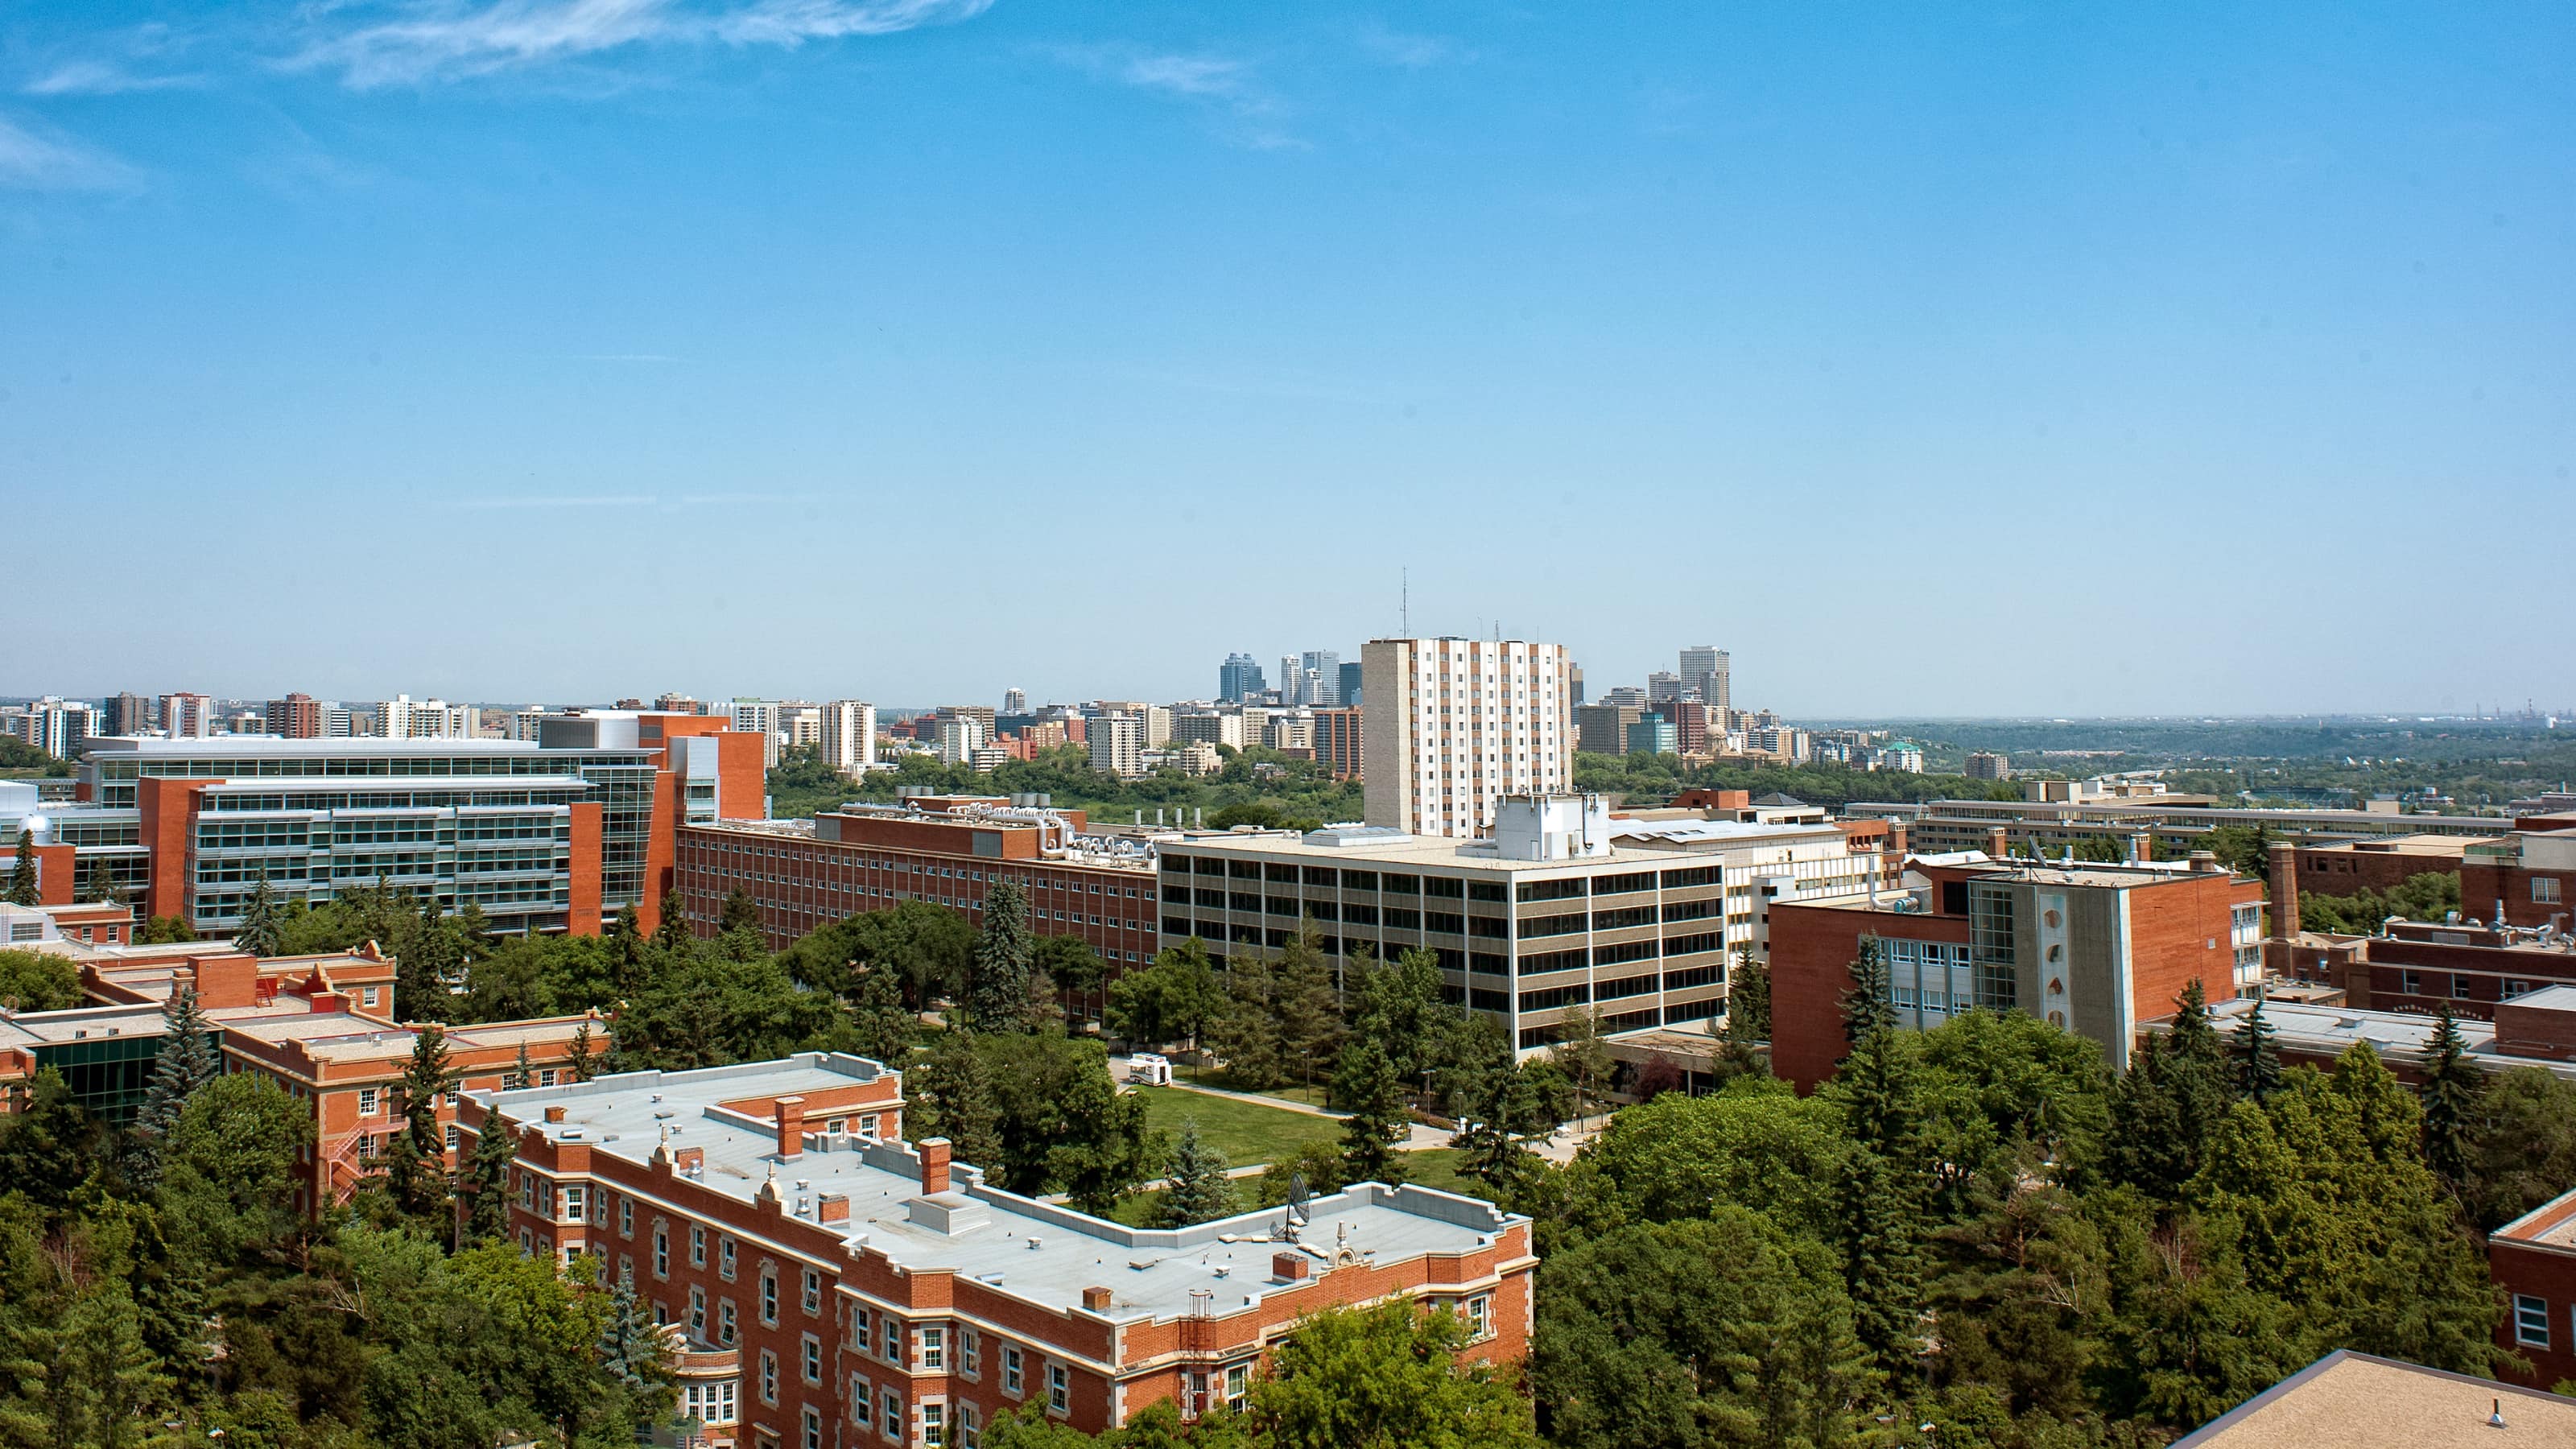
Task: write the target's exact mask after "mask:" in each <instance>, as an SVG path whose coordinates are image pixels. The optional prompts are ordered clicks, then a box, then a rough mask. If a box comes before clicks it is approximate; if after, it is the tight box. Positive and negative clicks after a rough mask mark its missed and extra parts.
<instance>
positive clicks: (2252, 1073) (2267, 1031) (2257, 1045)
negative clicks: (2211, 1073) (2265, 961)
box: [2230, 996, 2281, 1102]
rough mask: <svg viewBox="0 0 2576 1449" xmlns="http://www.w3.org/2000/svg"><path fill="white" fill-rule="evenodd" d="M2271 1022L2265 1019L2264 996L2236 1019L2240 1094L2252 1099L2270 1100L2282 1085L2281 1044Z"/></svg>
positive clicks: (2237, 1085) (2236, 1049)
mask: <svg viewBox="0 0 2576 1449" xmlns="http://www.w3.org/2000/svg"><path fill="white" fill-rule="evenodd" d="M2276 1036H2277V1034H2276V1033H2275V1032H2274V1031H2273V1030H2272V1023H2270V1022H2268V1021H2265V1020H2264V1019H2263V999H2262V998H2261V997H2259V996H2258V997H2256V998H2255V999H2254V1009H2253V1010H2251V1011H2249V1012H2247V1013H2245V1015H2244V1017H2243V1018H2242V1019H2241V1020H2239V1021H2238V1022H2237V1023H2236V1039H2235V1042H2234V1043H2233V1046H2234V1050H2233V1051H2232V1052H2231V1053H2230V1055H2232V1056H2233V1057H2234V1058H2235V1059H2236V1061H2235V1066H2236V1091H2237V1095H2239V1096H2241V1097H2243V1098H2245V1099H2246V1100H2247V1101H2251V1102H2266V1101H2270V1100H2271V1097H2272V1094H2273V1093H2274V1092H2276V1091H2279V1090H2280V1087H2281V1048H2280V1045H2279V1043H2278V1041H2277V1040H2276Z"/></svg>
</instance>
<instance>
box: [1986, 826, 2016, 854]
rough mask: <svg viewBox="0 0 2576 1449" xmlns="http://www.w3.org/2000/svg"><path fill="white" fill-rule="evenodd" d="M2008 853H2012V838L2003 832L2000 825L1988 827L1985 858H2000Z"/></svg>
mask: <svg viewBox="0 0 2576 1449" xmlns="http://www.w3.org/2000/svg"><path fill="white" fill-rule="evenodd" d="M2010 854H2012V840H2011V838H2010V837H2009V836H2007V835H2005V834H2004V828H2003V827H2002V826H2000V825H1997V826H1993V827H1991V828H1989V829H1988V830H1987V831H1986V858H1987V859H1989V860H2001V859H2003V858H2004V857H2005V856H2007V855H2010Z"/></svg>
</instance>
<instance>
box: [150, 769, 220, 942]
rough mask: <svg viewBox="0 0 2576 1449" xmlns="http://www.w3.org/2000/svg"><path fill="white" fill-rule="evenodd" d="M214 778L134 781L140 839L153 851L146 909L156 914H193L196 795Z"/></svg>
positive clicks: (210, 783)
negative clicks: (191, 862)
mask: <svg viewBox="0 0 2576 1449" xmlns="http://www.w3.org/2000/svg"><path fill="white" fill-rule="evenodd" d="M215 783H217V782H216V781H214V780H166V779H158V778H154V777H150V776H146V777H145V778H143V779H140V780H137V781H135V782H134V803H135V804H136V805H137V806H138V807H140V808H141V810H142V812H143V823H142V830H141V835H140V839H141V840H142V842H143V844H144V845H145V846H146V847H148V848H149V849H150V850H151V852H152V866H151V874H150V875H148V876H147V877H145V884H144V894H143V910H144V912H145V913H146V914H148V915H154V916H180V917H185V916H187V915H188V914H189V891H188V878H189V877H188V867H189V856H190V854H191V852H190V851H189V849H188V844H189V841H190V840H191V839H192V838H193V837H194V835H195V830H194V828H193V827H194V826H195V824H196V816H197V801H196V795H197V792H198V791H200V790H203V789H205V788H206V787H207V786H208V785H212V784H215Z"/></svg>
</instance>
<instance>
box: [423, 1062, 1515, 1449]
mask: <svg viewBox="0 0 2576 1449" xmlns="http://www.w3.org/2000/svg"><path fill="white" fill-rule="evenodd" d="M903 1106H904V1098H903V1082H902V1078H901V1077H900V1076H899V1075H898V1074H896V1073H893V1072H890V1071H887V1070H886V1069H884V1068H883V1067H880V1066H879V1065H877V1064H876V1063H874V1062H868V1061H864V1060H861V1059H859V1058H856V1057H848V1056H826V1055H823V1054H821V1053H805V1054H802V1055H799V1056H796V1057H791V1058H787V1059H785V1060H781V1061H774V1062H757V1063H744V1064H741V1065H738V1066H732V1067H718V1068H711V1069H708V1070H704V1071H695V1072H670V1073H654V1072H638V1073H631V1074H627V1075H623V1076H617V1077H606V1078H601V1079H599V1080H597V1081H593V1082H588V1083H582V1084H576V1085H561V1086H556V1087H553V1088H539V1089H534V1090H529V1091H519V1092H473V1093H469V1094H468V1095H467V1097H466V1099H465V1107H464V1113H465V1126H466V1130H467V1133H468V1135H473V1134H476V1133H480V1132H482V1131H485V1130H508V1131H515V1132H517V1133H518V1134H519V1149H518V1158H517V1164H516V1166H515V1167H514V1169H513V1171H512V1177H511V1184H510V1191H511V1193H512V1194H513V1202H512V1206H511V1231H512V1233H513V1234H514V1235H515V1236H516V1237H517V1238H518V1240H519V1242H520V1243H521V1244H522V1245H523V1246H524V1247H525V1248H526V1249H527V1250H528V1251H530V1252H542V1253H546V1254H548V1255H549V1256H554V1257H557V1258H559V1259H565V1260H568V1259H569V1258H570V1257H572V1256H573V1255H575V1254H577V1253H581V1252H588V1253H592V1254H595V1255H596V1256H597V1257H598V1258H599V1260H600V1261H601V1262H602V1263H603V1264H605V1265H606V1266H607V1269H608V1271H609V1272H611V1273H613V1274H615V1275H616V1277H617V1279H618V1280H619V1281H622V1282H627V1283H631V1284H632V1285H634V1288H635V1291H636V1293H637V1294H638V1296H639V1297H641V1298H643V1299H644V1300H645V1301H646V1302H647V1303H649V1304H650V1305H651V1306H652V1310H653V1313H654V1315H655V1317H656V1319H657V1320H658V1321H660V1322H663V1323H665V1324H668V1325H671V1326H672V1328H673V1330H674V1332H675V1337H677V1338H678V1339H679V1340H680V1342H681V1346H682V1348H683V1350H684V1352H683V1355H682V1357H681V1360H680V1365H679V1367H680V1373H681V1381H680V1391H681V1402H682V1407H683V1410H684V1411H687V1412H694V1413H695V1414H696V1416H697V1417H698V1418H700V1419H701V1420H702V1421H704V1422H705V1425H706V1432H707V1434H708V1438H707V1439H706V1440H703V1441H702V1442H706V1443H709V1444H711V1445H714V1446H727V1445H735V1446H744V1449H750V1446H798V1449H802V1446H807V1445H816V1446H822V1445H840V1446H847V1445H857V1444H863V1443H893V1444H904V1445H932V1444H938V1445H974V1444H977V1443H979V1442H980V1439H981V1435H982V1433H983V1431H984V1430H985V1429H986V1428H987V1427H988V1426H989V1425H990V1424H991V1423H992V1422H993V1421H994V1420H995V1419H996V1418H998V1417H999V1416H1001V1415H1004V1414H1007V1413H1012V1412H1015V1411H1017V1410H1018V1409H1020V1408H1022V1407H1023V1406H1035V1407H1037V1408H1038V1409H1039V1410H1040V1411H1041V1412H1043V1413H1045V1414H1046V1415H1047V1416H1049V1417H1050V1418H1053V1419H1055V1420H1057V1421H1059V1422H1062V1423H1064V1424H1067V1425H1069V1426H1070V1427H1072V1428H1075V1429H1079V1430H1083V1431H1086V1432H1095V1433H1096V1432H1098V1431H1100V1430H1103V1429H1106V1428H1110V1427H1112V1426H1115V1425H1118V1424H1122V1423H1124V1422H1126V1421H1127V1420H1128V1419H1129V1418H1130V1417H1131V1416H1133V1415H1134V1414H1135V1413H1136V1412H1137V1411H1138V1410H1140V1409H1142V1408H1144V1407H1145V1406H1146V1405H1148V1404H1152V1403H1155V1402H1158V1401H1163V1400H1170V1401H1173V1402H1175V1403H1177V1404H1178V1405H1179V1406H1180V1407H1181V1410H1182V1413H1183V1415H1184V1416H1185V1417H1192V1416H1195V1415H1196V1414H1198V1413H1200V1412H1203V1411H1205V1410H1207V1409H1208V1408H1210V1407H1213V1406H1215V1405H1218V1404H1221V1403H1224V1402H1227V1401H1229V1400H1239V1399H1240V1397H1241V1396H1242V1394H1243V1393H1244V1391H1245V1389H1246V1388H1247V1387H1248V1386H1249V1382H1250V1379H1251V1377H1252V1374H1253V1373H1254V1371H1255V1370H1256V1369H1257V1367H1258V1366H1259V1365H1260V1363H1261V1361H1262V1358H1263V1356H1264V1354H1265V1353H1266V1352H1267V1351H1268V1349H1269V1348H1270V1346H1271V1345H1272V1344H1273V1343H1275V1342H1276V1341H1277V1339H1278V1338H1279V1337H1280V1336H1282V1335H1283V1334H1285V1333H1287V1332H1288V1331H1289V1330H1290V1329H1292V1328H1293V1327H1294V1325H1295V1324H1296V1322H1297V1320H1298V1319H1299V1318H1301V1317H1303V1316H1304V1315H1306V1314H1309V1313H1312V1312H1314V1311H1316V1310H1318V1309H1321V1308H1325V1307H1328V1306H1338V1305H1345V1304H1354V1303H1372V1302H1377V1301H1381V1300H1384V1299H1387V1298H1395V1297H1402V1298H1410V1299H1414V1300H1416V1301H1420V1302H1425V1303H1429V1304H1434V1305H1438V1306H1441V1307H1444V1308H1448V1309H1450V1310H1451V1311H1453V1312H1455V1313H1457V1314H1458V1315H1459V1316H1460V1318H1462V1319H1463V1320H1464V1321H1465V1322H1466V1324H1467V1325H1468V1328H1469V1334H1470V1337H1471V1339H1472V1342H1471V1343H1470V1345H1469V1347H1468V1348H1467V1350H1466V1356H1467V1357H1468V1358H1470V1359H1472V1360H1478V1361H1484V1362H1490V1363H1497V1364H1503V1363H1511V1362H1516V1361H1518V1360H1519V1359H1520V1358H1521V1357H1522V1355H1523V1354H1524V1353H1525V1352H1526V1349H1527V1344H1528V1336H1529V1332H1530V1328H1531V1312H1532V1304H1531V1297H1530V1277H1531V1270H1532V1269H1533V1268H1534V1267H1535V1266H1536V1259H1535V1257H1533V1256H1532V1254H1531V1251H1530V1238H1529V1231H1530V1225H1529V1220H1528V1219H1526V1218H1520V1217H1513V1216H1509V1215H1506V1214H1503V1213H1501V1212H1499V1211H1497V1210H1496V1209H1495V1208H1493V1207H1492V1206H1491V1205H1490V1204H1487V1203H1482V1202H1477V1201H1474V1200H1471V1199H1468V1198H1462V1197H1457V1196H1453V1195H1451V1194H1447V1193H1440V1192H1432V1191H1428V1190H1425V1189H1423V1188H1418V1187H1404V1188H1387V1187H1384V1186H1382V1185H1379V1184H1375V1183H1361V1184H1357V1185H1355V1186H1353V1187H1351V1188H1349V1189H1346V1190H1345V1191H1343V1192H1340V1193H1336V1194H1332V1195H1330V1196H1326V1197H1320V1198H1317V1199H1315V1200H1314V1201H1313V1202H1312V1203H1310V1204H1309V1205H1308V1207H1307V1209H1306V1212H1305V1214H1304V1215H1303V1217H1302V1219H1298V1218H1293V1217H1292V1216H1291V1215H1290V1214H1288V1213H1287V1212H1285V1211H1284V1210H1280V1209H1271V1210H1266V1211H1260V1212H1253V1213H1246V1214H1243V1215H1240V1216H1238V1217H1234V1218H1228V1219H1224V1220H1222V1221H1219V1222H1213V1223H1204V1224H1200V1225H1198V1226H1196V1227H1190V1228H1182V1229H1176V1230H1148V1229H1138V1228H1129V1227H1125V1226H1123V1225H1121V1224H1118V1223H1113V1222H1109V1221H1106V1220H1103V1219H1099V1218H1093V1217H1088V1216H1086V1215H1084V1214H1082V1213H1078V1212H1075V1211H1073V1210H1071V1209H1069V1208H1064V1207H1058V1206H1054V1205H1051V1204H1047V1203H1043V1202H1039V1201H1036V1200H1034V1199H1031V1198H1026V1197H1021V1196H1018V1195H1016V1194H1013V1193H1008V1192H1004V1191H1002V1190H1000V1189H998V1188H996V1187H993V1186H991V1185H989V1184H987V1183H986V1182H985V1181H984V1180H983V1178H982V1175H981V1174H980V1173H978V1172H977V1171H976V1170H975V1169H974V1168H972V1167H969V1166H965V1165H963V1164H956V1163H952V1162H950V1161H949V1158H948V1144H947V1143H946V1142H945V1141H943V1140H940V1139H935V1138H934V1139H932V1140H930V1141H926V1142H923V1143H921V1144H919V1145H918V1146H917V1147H916V1146H915V1145H913V1144H910V1143H906V1142H904V1141H903V1140H902V1136H901V1134H902V1114H903Z"/></svg>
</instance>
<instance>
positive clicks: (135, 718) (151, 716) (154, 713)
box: [99, 690, 161, 735]
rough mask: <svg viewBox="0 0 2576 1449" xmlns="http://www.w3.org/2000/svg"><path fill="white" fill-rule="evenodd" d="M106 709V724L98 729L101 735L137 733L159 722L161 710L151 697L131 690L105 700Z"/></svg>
mask: <svg viewBox="0 0 2576 1449" xmlns="http://www.w3.org/2000/svg"><path fill="white" fill-rule="evenodd" d="M106 710H107V724H106V726H105V727H104V728H102V729H101V730H100V731H99V733H100V734H103V735H139V734H143V733H144V732H146V731H148V730H153V729H157V728H159V727H160V724H161V712H160V710H159V709H158V708H157V707H155V706H154V704H153V702H152V701H151V699H149V698H148V697H146V696H144V695H140V694H136V693H135V692H133V691H132V690H126V691H124V692H122V693H120V694H118V695H117V696H116V697H115V698H114V699H111V700H109V701H107V705H106Z"/></svg>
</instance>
